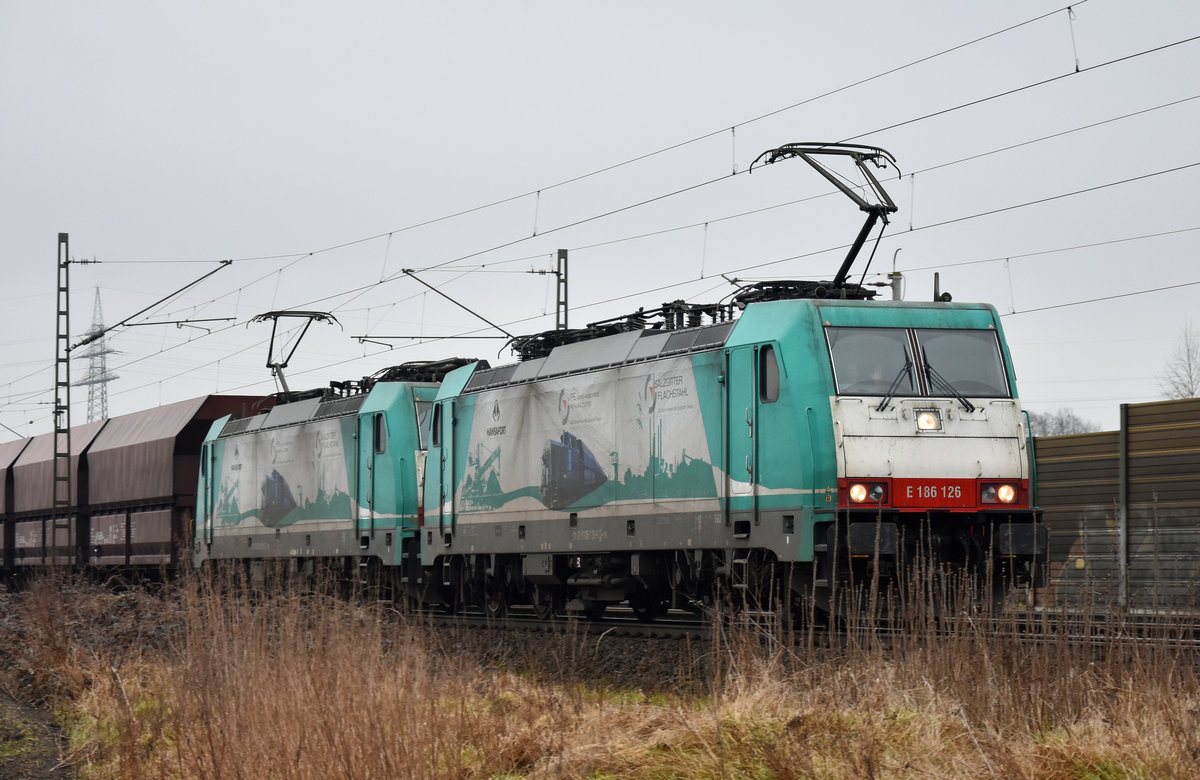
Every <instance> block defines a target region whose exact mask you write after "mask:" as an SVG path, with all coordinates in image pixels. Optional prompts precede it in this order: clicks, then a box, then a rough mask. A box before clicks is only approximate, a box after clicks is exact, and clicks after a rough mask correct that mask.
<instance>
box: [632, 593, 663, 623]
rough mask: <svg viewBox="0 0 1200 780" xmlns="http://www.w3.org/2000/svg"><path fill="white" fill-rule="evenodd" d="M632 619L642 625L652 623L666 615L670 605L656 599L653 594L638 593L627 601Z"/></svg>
mask: <svg viewBox="0 0 1200 780" xmlns="http://www.w3.org/2000/svg"><path fill="white" fill-rule="evenodd" d="M629 606H630V607H631V608H632V609H633V614H634V617H636V618H637V619H638V620H640V621H641V622H643V623H653V622H654V621H655V620H658V619H659V618H661V617H662V616H663V615H665V614H667V609H668V608H669V607H670V603H669V602H667V601H665V600H664V599H661V598H658V596H656V595H655V594H654V593H639V594H637V595H636V596H633V597H631V598H630V599H629Z"/></svg>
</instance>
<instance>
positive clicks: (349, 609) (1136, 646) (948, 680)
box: [0, 581, 1200, 780]
mask: <svg viewBox="0 0 1200 780" xmlns="http://www.w3.org/2000/svg"><path fill="white" fill-rule="evenodd" d="M79 593H80V591H79V589H78V586H76V585H71V584H64V583H61V582H54V581H43V582H38V583H35V584H34V585H33V586H32V587H31V588H30V589H29V590H28V591H26V592H25V593H22V594H19V595H18V596H9V597H7V598H8V601H7V602H6V604H7V605H8V612H7V613H6V614H5V615H4V618H3V619H4V621H5V628H6V632H5V639H4V640H3V641H2V643H0V658H2V660H3V661H4V667H5V669H6V670H7V671H6V673H5V674H4V677H3V680H4V682H5V685H6V687H7V689H8V690H9V691H10V692H11V693H14V694H19V695H22V696H23V697H24V698H25V699H26V700H30V699H34V700H39V699H40V700H43V701H54V702H56V703H57V706H58V712H59V713H61V716H62V719H63V720H64V722H66V723H68V724H69V728H70V733H71V736H72V741H73V747H74V749H75V753H74V755H73V756H72V760H73V761H74V762H75V764H76V767H77V769H78V771H79V773H80V775H81V776H83V777H88V778H158V777H179V778H215V777H222V778H225V777H228V778H263V777H272V778H517V777H521V778H559V777H571V778H610V777H611V778H646V780H650V779H651V778H654V779H656V780H657V779H658V778H668V777H688V778H733V777H756V778H757V777H762V778H818V777H821V778H845V777H864V778H867V777H871V778H873V777H879V778H893V777H895V778H910V777H911V778H926V777H946V778H960V777H1004V778H1009V777H1031V778H1042V777H1048V778H1118V777H1146V778H1157V777H1185V776H1198V775H1200V717H1198V713H1200V679H1198V676H1197V670H1196V654H1195V651H1194V650H1193V649H1192V648H1191V647H1190V646H1189V645H1187V644H1186V643H1184V642H1183V641H1182V636H1183V626H1182V624H1167V625H1162V626H1157V627H1153V628H1147V629H1142V628H1138V627H1137V625H1136V624H1134V623H1133V622H1132V621H1127V620H1124V619H1122V618H1120V617H1119V616H1113V615H1106V616H1104V617H1103V618H1096V619H1091V618H1078V619H1071V620H1068V619H1063V618H1059V617H1051V616H1042V617H1041V618H1040V620H1041V623H1040V624H1039V625H1040V628H1041V630H1042V631H1043V633H1044V634H1045V637H1046V639H1045V641H1043V642H1039V643H1031V642H1028V641H1021V640H1019V639H1018V638H1017V636H1016V622H1015V620H1013V621H1011V622H1010V623H1002V624H1001V626H1000V628H999V629H996V628H995V625H994V624H992V623H987V625H988V626H989V628H988V629H986V630H985V629H984V628H983V626H984V625H985V621H983V620H982V619H978V618H975V617H966V615H968V614H970V613H969V612H964V613H958V614H959V615H960V616H959V617H957V618H955V619H953V620H950V619H947V618H945V617H942V618H941V619H938V620H933V619H929V618H928V616H926V617H924V618H920V619H918V618H916V617H911V616H912V615H913V614H914V612H913V611H912V610H909V611H908V613H907V614H909V615H910V624H909V625H908V631H907V633H906V634H905V636H904V638H902V639H888V638H887V637H884V636H882V635H881V634H880V633H879V632H873V631H868V630H866V629H865V628H864V629H863V630H862V631H860V632H859V633H858V634H857V635H856V636H855V638H854V639H853V640H851V641H849V642H846V643H841V644H840V645H839V646H837V647H829V646H824V647H823V646H821V645H822V642H821V641H820V638H819V636H818V637H816V638H814V639H813V640H811V641H809V642H802V643H800V644H799V645H793V644H790V643H786V642H782V641H781V639H782V637H781V636H780V634H779V632H778V631H777V630H768V629H763V628H761V627H749V626H741V627H739V626H737V625H731V624H729V623H724V624H721V626H720V627H719V628H715V629H714V631H713V637H712V640H711V641H710V642H707V643H705V644H704V646H703V647H685V648H675V649H673V650H670V651H662V650H661V649H658V650H656V651H655V652H654V653H653V654H652V655H651V656H649V657H646V656H643V655H641V654H639V651H637V650H636V648H635V646H634V644H633V643H632V642H631V641H629V642H626V643H625V644H620V643H616V642H612V641H610V640H608V639H605V640H603V641H602V642H598V641H597V639H596V638H595V637H587V636H584V635H581V634H576V633H573V632H571V631H567V632H565V633H562V634H559V635H555V636H553V637H543V636H542V635H533V636H532V638H528V637H527V638H525V639H521V638H517V639H513V638H512V637H508V636H507V635H503V636H502V637H501V638H498V636H500V635H496V634H488V633H485V634H483V635H482V636H481V635H480V634H479V633H478V632H476V633H470V632H465V631H463V632H459V631H446V630H440V631H433V630H431V629H430V628H429V627H428V626H426V625H424V624H422V623H421V622H419V621H409V620H406V619H405V618H404V617H403V616H399V615H396V614H395V613H394V612H392V611H391V610H389V609H386V608H384V607H382V606H380V605H377V604H361V603H354V602H348V601H345V600H340V599H335V598H326V597H324V596H320V595H311V594H310V595H300V594H295V593H288V592H286V591H281V592H276V593H275V594H274V595H270V596H263V595H255V594H253V593H250V592H249V591H247V590H245V589H243V588H239V587H237V586H236V584H235V585H232V586H231V585H228V584H226V585H224V586H222V587H219V588H215V589H212V588H209V587H207V586H201V585H199V584H197V583H195V582H188V583H185V584H183V585H180V586H177V587H176V588H175V589H173V590H172V591H171V592H169V593H165V594H163V595H161V596H153V595H148V594H145V593H138V594H113V593H111V592H108V591H103V590H101V591H96V590H94V589H93V590H88V591H87V593H88V594H89V595H88V598H86V599H83V598H80V597H79ZM878 609H880V610H885V609H886V607H885V606H879V607H878ZM942 614H943V615H945V614H951V613H947V612H945V611H943V612H942ZM148 617H150V618H153V619H155V620H157V621H158V622H157V623H152V624H151V626H150V628H147V618H148ZM851 622H853V621H851ZM1101 629H1103V630H1104V631H1106V632H1108V634H1109V635H1110V636H1114V635H1116V636H1118V638H1116V639H1109V640H1105V641H1104V642H1102V643H1099V644H1097V645H1081V644H1078V643H1073V642H1069V641H1067V639H1066V636H1067V635H1068V634H1081V633H1090V634H1097V633H1099V632H1100V630H1101ZM1147 633H1148V634H1151V635H1153V636H1154V637H1155V638H1157V639H1159V640H1161V641H1160V642H1159V643H1158V644H1155V645H1153V646H1147V645H1145V644H1143V643H1141V642H1139V641H1138V640H1139V639H1141V638H1142V637H1141V636H1139V634H1147ZM1173 635H1174V636H1178V637H1179V639H1178V641H1174V642H1172V641H1170V640H1171V637H1172V636H1173ZM114 637H115V641H105V640H106V639H110V638H114ZM667 656H669V657H668V658H666V661H667V662H668V663H667V666H669V667H670V668H669V669H668V676H667V677H666V678H664V677H663V669H664V668H665V667H664V657H667Z"/></svg>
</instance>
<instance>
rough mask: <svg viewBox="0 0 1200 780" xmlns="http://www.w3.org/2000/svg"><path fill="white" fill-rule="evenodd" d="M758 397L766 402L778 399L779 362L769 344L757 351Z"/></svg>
mask: <svg viewBox="0 0 1200 780" xmlns="http://www.w3.org/2000/svg"><path fill="white" fill-rule="evenodd" d="M758 397H759V399H760V400H762V402H763V403H768V404H769V403H774V402H775V401H777V400H779V362H778V360H777V358H776V357H775V348H774V347H772V346H771V345H769V344H768V345H766V346H764V347H763V348H762V349H760V350H759V351H758Z"/></svg>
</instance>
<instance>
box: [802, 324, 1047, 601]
mask: <svg viewBox="0 0 1200 780" xmlns="http://www.w3.org/2000/svg"><path fill="white" fill-rule="evenodd" d="M823 319H824V335H825V341H826V344H827V346H828V351H829V357H830V363H831V366H832V370H833V383H834V388H835V393H834V395H832V396H831V398H830V405H831V416H832V422H833V432H834V443H835V448H836V460H837V480H838V482H837V485H838V491H837V496H838V500H837V506H838V515H839V517H840V518H843V519H844V522H839V523H838V524H836V525H835V526H831V527H830V528H829V529H828V531H827V533H829V534H830V535H836V536H837V537H839V538H837V539H830V540H827V541H828V542H832V543H833V544H836V545H837V547H836V548H837V549H844V550H845V551H846V552H847V553H848V555H849V556H850V558H851V560H855V559H857V560H860V561H861V560H874V561H879V562H883V563H884V564H886V565H889V566H891V565H894V564H895V563H896V562H897V561H901V560H905V561H908V560H914V559H915V557H916V556H919V555H922V554H924V555H926V556H928V557H929V558H931V559H933V560H935V561H937V562H939V563H940V564H942V565H946V564H953V565H961V566H966V567H973V568H978V567H980V566H981V565H983V564H986V563H987V562H988V561H989V560H991V561H993V562H994V563H995V564H996V565H997V567H998V569H997V570H999V571H1001V572H1002V573H1003V574H1004V576H1005V577H1007V578H1008V579H1010V580H1012V581H1014V582H1027V581H1029V579H1030V578H1031V577H1032V576H1034V575H1035V573H1036V570H1037V561H1038V560H1039V559H1044V557H1045V552H1046V537H1045V531H1044V529H1043V528H1041V527H1040V525H1039V524H1038V517H1037V510H1036V507H1034V505H1033V501H1032V495H1031V489H1030V485H1031V477H1032V474H1031V471H1032V467H1031V463H1032V459H1031V457H1030V444H1029V439H1028V434H1027V426H1026V425H1025V415H1024V413H1023V412H1022V411H1021V408H1020V404H1019V402H1018V400H1017V397H1016V392H1015V389H1014V387H1015V386H1014V382H1013V377H1012V375H1013V372H1012V365H1011V360H1010V359H1009V355H1008V351H1007V347H1006V345H1005V344H1004V340H1003V335H1002V332H1001V330H1000V327H999V321H998V318H997V316H996V313H995V310H994V309H992V308H991V307H990V306H985V305H977V304H965V305H964V304H953V305H952V304H944V303H935V304H890V305H889V304H873V305H870V306H859V307H839V306H833V307H827V308H826V310H825V312H824V314H823ZM830 549H835V547H830Z"/></svg>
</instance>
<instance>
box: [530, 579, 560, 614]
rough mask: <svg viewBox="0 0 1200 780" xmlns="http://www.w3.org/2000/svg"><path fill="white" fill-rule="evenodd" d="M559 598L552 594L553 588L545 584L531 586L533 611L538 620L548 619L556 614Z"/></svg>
mask: <svg viewBox="0 0 1200 780" xmlns="http://www.w3.org/2000/svg"><path fill="white" fill-rule="evenodd" d="M558 602H559V600H558V599H557V598H556V597H555V595H554V590H553V588H549V587H547V586H545V585H534V586H533V613H534V614H535V615H537V616H538V618H539V619H540V620H549V619H550V618H552V617H554V616H555V615H556V614H558V608H559V603H558Z"/></svg>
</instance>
